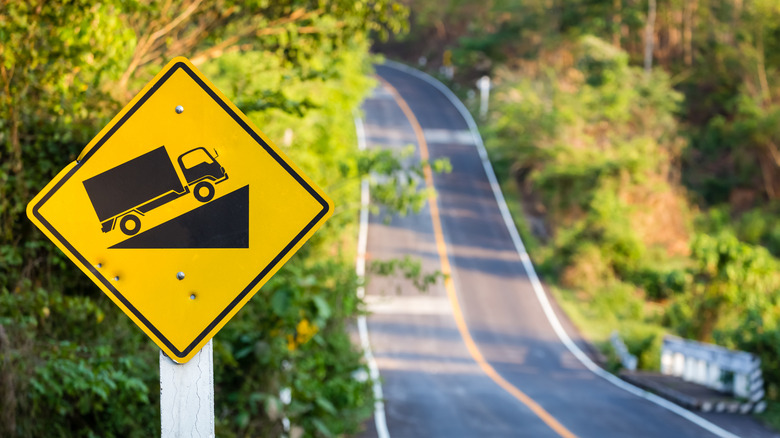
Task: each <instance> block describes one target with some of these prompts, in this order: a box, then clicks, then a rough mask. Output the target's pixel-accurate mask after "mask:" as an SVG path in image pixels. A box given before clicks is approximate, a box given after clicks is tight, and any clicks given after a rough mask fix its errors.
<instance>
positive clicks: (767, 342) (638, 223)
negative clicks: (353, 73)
mask: <svg viewBox="0 0 780 438" xmlns="http://www.w3.org/2000/svg"><path fill="white" fill-rule="evenodd" d="M411 16H412V18H413V21H412V24H411V31H410V33H409V34H408V35H407V36H405V37H403V38H398V39H395V40H392V41H390V42H389V43H385V44H380V45H379V47H380V49H381V50H383V51H385V52H386V53H389V54H392V55H395V56H398V57H401V58H404V59H406V60H407V61H408V62H410V63H414V64H424V65H425V67H424V68H426V69H428V70H429V71H431V72H433V73H438V72H439V71H440V70H439V69H440V67H441V66H452V67H454V70H455V76H454V78H453V79H452V81H451V83H452V85H453V87H454V88H456V89H459V90H460V92H461V94H462V95H463V97H464V98H465V99H466V100H467V102H470V103H471V104H472V105H473V106H474V108H475V109H476V105H477V102H476V99H474V96H473V94H472V95H469V94H468V93H467V91H468V90H470V89H473V88H474V81H476V80H477V79H478V78H479V77H480V76H482V75H485V74H488V75H490V76H491V78H492V80H493V84H494V87H495V88H494V89H493V91H492V94H491V107H490V111H489V114H488V116H487V118H486V119H485V120H482V123H481V129H482V133H483V135H484V137H485V140H486V144H487V147H488V150H489V152H490V156H491V159H492V160H493V162H494V165H495V168H496V170H497V172H498V174H499V178H500V179H501V180H502V185H503V187H504V189H505V193H507V194H512V195H513V199H512V200H511V201H510V204H512V207H513V210H514V213H515V219H516V221H517V222H518V225H519V228H520V230H521V232H522V234H523V236H524V239H525V240H526V241H527V243H528V246H529V247H530V249H531V250H530V253H531V257H532V258H533V259H534V261H535V263H536V264H537V266H538V267H539V269H540V271H541V273H542V275H543V277H544V279H545V280H546V281H547V282H548V284H550V285H551V286H552V290H553V292H554V294H555V295H556V296H557V297H558V299H559V300H560V301H561V302H562V305H563V307H564V308H565V309H566V310H567V312H568V313H569V315H570V316H571V318H572V319H573V320H574V321H575V323H576V324H577V325H578V326H579V327H580V328H581V329H582V330H583V331H584V332H585V334H586V335H587V336H588V337H589V338H590V339H591V340H592V341H594V342H595V343H596V344H598V345H600V346H602V347H603V348H605V350H608V337H609V334H610V333H611V332H612V331H613V330H618V332H619V333H620V334H621V336H622V337H623V338H624V339H625V341H626V343H627V344H628V347H629V349H630V350H631V351H632V352H633V353H634V354H636V355H637V356H638V357H639V365H640V367H641V368H645V369H656V368H658V366H659V362H660V357H659V353H660V343H661V339H662V336H663V334H664V333H672V334H677V335H680V336H684V337H686V338H690V339H697V340H701V341H707V342H715V343H717V344H720V345H724V346H727V347H730V348H736V349H741V350H746V351H749V352H752V353H755V354H757V355H759V356H760V357H761V360H762V363H763V372H764V378H765V380H766V389H767V397H768V399H769V400H774V401H778V400H780V326H778V323H780V271H779V270H778V268H780V259H778V257H780V222H778V220H777V217H778V213H780V149H778V144H779V143H780V130H778V126H779V124H778V122H780V83H778V81H777V78H778V73H779V70H778V69H780V56H779V55H778V53H780V51H778V50H777V49H778V48H779V47H780V32H779V31H780V6H778V3H777V2H775V1H772V0H745V1H725V2H723V1H711V0H697V1H693V0H672V1H664V2H661V1H655V0H647V1H645V0H642V1H630V0H614V1H613V0H610V1H596V2H594V1H565V2H564V1H552V2H549V1H537V0H527V1H522V2H487V3H486V2H474V1H466V0H463V1H461V0H453V1H449V2H444V4H441V2H414V3H413V4H412V5H411ZM418 42H419V44H418ZM770 410H771V409H770Z"/></svg>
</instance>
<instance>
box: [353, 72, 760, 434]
mask: <svg viewBox="0 0 780 438" xmlns="http://www.w3.org/2000/svg"><path fill="white" fill-rule="evenodd" d="M376 70H377V74H378V75H379V77H380V79H381V80H382V85H381V86H380V87H378V88H377V89H376V90H375V91H374V93H373V95H372V96H371V97H370V98H369V99H367V100H366V101H365V103H364V105H363V110H364V117H365V119H364V127H365V128H364V129H365V137H366V140H367V145H368V147H369V148H375V147H384V148H392V149H401V148H403V147H405V146H406V145H409V144H412V145H415V148H416V149H415V150H416V153H415V155H414V157H412V158H410V160H420V159H421V157H425V156H426V154H430V158H431V159H436V158H443V157H446V158H448V159H449V160H450V162H451V164H452V172H451V173H448V174H437V175H433V177H432V183H433V184H434V186H435V189H436V193H437V198H436V201H437V202H436V203H435V204H434V205H433V206H432V205H430V204H428V205H426V207H425V208H424V209H423V211H422V212H421V213H420V214H417V215H410V216H406V217H398V216H393V217H391V218H390V220H389V221H388V220H387V218H386V217H385V215H384V214H380V215H371V217H370V219H369V228H368V247H367V259H368V261H369V262H370V260H372V259H374V260H378V259H388V258H398V257H403V256H404V255H412V256H414V257H417V258H419V259H421V260H422V264H423V268H424V270H425V271H428V272H430V271H436V270H440V271H447V270H450V271H451V275H450V277H449V278H450V280H447V281H439V283H438V284H436V285H435V286H433V287H432V288H430V289H429V291H428V292H427V293H421V292H419V291H418V290H417V289H416V288H414V287H413V286H412V285H411V284H410V283H409V282H408V281H406V280H402V279H387V278H374V279H372V280H371V282H370V283H369V284H368V285H367V287H366V300H367V302H368V304H369V310H371V312H372V314H371V316H370V317H368V333H369V336H370V339H371V345H372V348H373V352H374V356H375V357H376V361H377V363H378V366H379V372H380V374H381V376H382V387H383V391H384V401H385V406H384V409H385V412H386V417H387V426H388V429H389V432H390V435H391V436H393V437H401V438H413V437H426V438H428V437H510V436H511V437H518V436H528V437H559V436H563V437H569V436H580V437H663V438H671V437H708V436H715V435H713V434H712V433H710V432H708V431H706V430H705V429H703V428H702V427H700V426H698V425H696V424H694V423H692V422H690V421H688V420H686V419H684V418H682V417H681V416H679V415H676V414H674V413H672V412H670V411H668V410H666V409H664V408H661V407H660V406H658V405H656V404H653V403H651V402H649V401H647V400H645V399H643V398H641V397H638V396H636V395H633V394H631V393H629V392H627V391H625V390H623V389H620V388H618V387H616V386H615V385H613V384H611V383H610V382H608V381H606V380H605V379H603V378H601V377H598V376H596V375H595V374H593V373H592V372H591V371H589V370H588V369H587V368H585V366H583V364H582V363H581V362H580V361H579V360H578V359H577V358H575V356H574V355H573V354H572V353H571V352H570V351H569V350H567V348H566V347H565V346H564V345H563V344H562V343H561V341H560V340H559V338H558V336H557V335H556V334H555V332H554V331H553V329H552V326H551V324H550V322H549V321H548V319H547V318H546V317H545V315H544V313H543V311H542V307H541V305H540V303H539V300H538V299H537V298H536V296H535V295H534V292H533V289H532V286H531V283H530V281H529V277H528V275H527V273H526V271H525V269H524V268H523V264H522V261H521V259H520V256H519V255H518V253H517V251H516V249H515V247H514V246H513V243H512V239H511V236H510V234H509V232H508V230H507V228H506V226H505V223H504V220H503V218H502V216H501V213H500V211H499V208H498V204H497V202H496V200H495V198H494V195H493V192H492V189H491V186H490V183H489V182H488V179H487V176H486V172H485V169H484V168H483V166H482V162H481V159H480V156H479V152H478V149H477V147H476V145H475V143H474V139H473V137H472V136H471V134H470V133H469V127H468V125H467V123H466V121H465V120H464V118H463V116H462V115H461V114H460V113H459V112H458V110H457V108H456V107H455V106H454V105H453V104H452V102H451V101H449V100H448V99H447V97H446V96H445V95H444V94H442V92H440V91H439V90H437V89H436V88H434V87H433V86H431V84H430V83H428V82H426V81H423V80H421V79H420V78H419V77H417V76H415V75H412V74H409V73H407V72H405V71H403V70H400V69H398V68H396V67H390V66H388V65H379V66H377V67H376ZM410 113H413V114H410ZM421 137H422V138H421ZM430 182H431V181H430V180H429V183H430ZM432 207H433V208H432ZM568 331H569V333H572V332H573V331H571V330H568ZM719 423H720V424H721V426H723V427H725V428H727V429H731V431H732V432H735V433H736V434H743V433H744V432H745V430H741V429H740V427H741V426H739V424H738V425H737V426H734V425H729V424H726V425H724V424H723V422H722V421H721V422H719ZM738 423H739V422H738ZM740 424H741V423H740ZM366 427H367V430H366V432H365V433H364V436H367V437H370V436H378V434H379V436H382V434H381V433H379V432H378V431H377V428H376V426H375V424H374V422H370V423H367V426H366ZM750 435H752V433H751V434H750Z"/></svg>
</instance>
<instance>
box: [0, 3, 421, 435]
mask: <svg viewBox="0 0 780 438" xmlns="http://www.w3.org/2000/svg"><path fill="white" fill-rule="evenodd" d="M405 19H406V10H405V9H404V8H403V7H401V6H399V5H397V4H395V3H393V2H391V1H384V0H380V1H370V2H367V1H358V2H354V1H330V2H316V1H315V2H307V1H282V2H278V1H276V2H263V1H260V2H257V1H222V0H205V1H200V0H195V1H182V2H169V1H143V0H142V1H130V2H127V1H108V2H102V3H94V2H89V1H75V2H68V4H67V5H65V4H60V2H32V1H15V0H12V1H8V0H0V144H2V147H1V148H0V436H7V437H16V436H18V437H32V436H102V437H110V436H123V437H126V436H138V437H149V436H155V435H158V434H159V424H160V423H159V421H160V420H159V396H158V394H159V383H158V375H159V373H158V354H159V351H158V349H157V348H156V347H155V346H154V344H153V343H152V342H151V341H149V340H148V339H147V338H146V336H145V335H144V334H143V333H142V331H141V330H139V329H138V328H137V327H135V326H134V325H133V324H132V322H131V321H130V319H129V318H127V317H126V316H125V315H124V314H122V313H121V311H120V310H119V309H118V308H116V306H114V305H113V304H112V303H111V301H110V300H109V299H107V298H106V297H104V296H103V294H102V293H101V292H100V291H99V290H98V288H97V287H95V286H94V285H92V284H91V283H90V282H89V281H88V280H87V278H86V277H85V276H83V275H82V274H81V273H80V272H79V271H78V269H76V268H75V267H74V266H73V265H72V263H71V262H70V261H69V260H68V259H67V258H66V257H65V256H64V255H63V254H61V253H60V251H59V250H57V249H56V248H55V247H54V246H53V245H52V244H50V243H49V242H48V240H47V239H46V238H45V237H44V236H43V235H42V234H41V233H40V232H39V231H38V230H37V229H35V228H34V227H33V225H32V224H31V223H30V222H29V221H28V220H27V218H26V217H25V215H24V212H25V206H26V204H27V202H28V201H29V200H30V198H31V197H32V196H33V195H34V194H35V193H37V192H38V191H39V190H40V189H41V188H42V187H43V185H44V184H45V183H46V182H48V181H49V180H50V179H51V178H52V177H53V176H54V175H55V174H56V173H57V172H58V171H59V170H60V169H62V168H63V167H64V166H65V165H67V164H68V163H70V162H72V161H73V160H75V159H76V157H77V155H78V154H79V152H80V151H81V149H82V148H83V147H84V146H85V145H86V144H87V143H88V142H89V140H90V139H91V138H92V136H94V135H95V134H96V133H97V132H98V131H99V130H100V129H101V128H102V127H103V126H104V125H105V124H106V123H107V122H108V120H110V118H111V117H112V116H113V115H114V114H116V113H117V112H118V111H119V109H120V108H121V107H122V106H123V105H124V104H125V103H127V102H128V101H129V99H130V98H132V96H133V95H134V94H135V93H136V92H137V91H138V90H139V89H140V88H141V87H142V86H143V85H144V84H145V83H146V82H147V81H148V80H150V79H151V78H152V76H153V75H154V74H155V73H156V72H157V71H159V69H160V68H161V67H162V66H163V65H164V64H165V63H167V61H168V60H170V59H171V58H173V57H174V56H178V55H184V56H187V57H188V58H190V59H191V60H192V61H193V63H195V64H196V65H198V67H199V68H200V69H201V70H202V71H203V72H204V74H205V75H206V76H207V77H209V78H210V79H211V80H212V81H213V82H215V84H216V85H217V86H218V87H219V88H220V89H221V90H222V91H223V92H224V93H225V94H226V95H227V96H228V97H229V98H230V99H232V100H233V101H234V102H235V103H236V104H237V105H238V106H239V107H240V108H241V109H242V110H243V111H244V112H245V113H246V114H247V115H248V116H249V118H250V119H252V120H253V121H254V123H255V124H256V125H257V126H258V127H259V128H260V129H261V130H263V131H264V132H265V133H266V134H267V135H268V136H269V137H270V138H271V139H273V140H274V141H275V142H276V143H277V144H279V145H280V147H282V148H283V150H284V151H285V152H286V153H287V154H288V155H290V157H291V158H292V160H293V161H294V162H295V163H296V164H298V165H299V166H300V167H301V168H303V170H304V172H306V173H307V174H308V175H309V176H310V177H311V178H312V179H313V180H314V181H316V182H317V183H318V184H319V185H321V186H322V187H323V188H324V190H325V191H326V192H327V193H328V194H329V195H330V196H331V197H332V198H333V200H334V202H335V205H336V208H335V212H334V216H333V218H332V219H331V220H330V221H328V222H327V223H326V224H325V225H324V226H323V228H322V229H321V230H320V231H319V232H318V233H317V234H316V235H315V236H314V237H313V238H312V239H311V241H310V242H309V243H308V244H307V245H305V246H304V247H303V248H302V249H301V250H300V251H299V253H298V254H297V255H295V256H294V257H293V258H292V260H291V261H290V262H289V263H288V264H287V265H285V266H284V267H283V268H282V269H281V270H280V271H279V273H278V274H276V276H274V277H273V278H272V280H271V281H269V282H268V284H267V285H266V286H265V287H264V288H263V290H262V291H261V292H260V293H258V295H257V296H256V297H255V298H254V299H253V300H251V301H250V302H249V303H248V304H247V305H246V307H244V309H242V310H241V311H240V312H239V313H238V314H237V316H236V317H235V318H233V320H232V321H231V322H230V323H229V324H228V325H227V326H226V327H225V328H224V329H223V330H222V331H221V332H220V333H219V334H218V335H217V336H216V338H215V341H214V355H215V383H216V417H217V418H216V421H217V435H218V436H220V437H232V436H236V437H237V436H275V437H276V436H281V435H282V434H289V436H302V435H303V434H305V435H307V436H323V437H327V436H342V435H344V434H350V433H354V432H356V431H358V430H359V428H360V427H361V423H362V421H363V420H364V419H365V418H367V417H368V416H370V414H371V409H372V406H373V400H372V395H371V390H370V385H371V382H370V381H368V379H367V378H366V377H365V376H367V373H366V370H365V369H364V365H363V364H362V363H361V355H360V352H359V351H358V350H357V348H356V347H355V346H354V345H353V343H352V341H351V339H350V336H349V332H348V324H349V323H350V321H352V320H353V318H354V317H355V315H357V313H358V312H360V311H361V303H360V302H359V301H358V300H357V299H356V298H355V289H356V287H357V278H356V276H355V274H354V255H355V249H354V248H355V241H354V240H355V238H354V235H355V234H356V227H355V222H356V218H357V210H358V208H359V182H360V178H361V177H362V176H364V175H368V174H369V173H370V172H375V173H380V174H386V175H388V177H387V178H384V179H383V180H384V181H390V183H389V184H392V183H393V182H398V181H401V180H403V178H401V177H399V172H400V171H401V167H400V162H399V160H398V159H397V157H393V156H391V155H388V154H381V153H358V152H357V144H356V138H355V128H354V124H353V115H354V114H355V111H356V110H357V108H358V106H359V104H360V102H361V100H362V99H363V97H364V96H365V95H366V93H367V92H368V91H369V90H370V88H371V87H372V86H373V85H374V81H373V80H372V79H371V77H370V75H371V61H372V60H373V59H374V58H373V57H372V56H371V55H370V54H369V45H370V38H373V37H377V38H380V37H382V36H383V35H387V34H388V33H389V32H396V31H399V30H402V29H403V28H404V26H405ZM393 176H395V179H393V178H392V177H393ZM377 192H378V193H380V192H381V193H382V197H383V198H382V199H381V201H385V202H387V203H389V204H392V205H394V206H396V207H398V208H401V209H404V208H407V207H409V206H413V205H416V204H419V203H420V202H421V200H422V199H424V196H425V194H424V193H417V192H416V190H415V188H414V187H409V186H403V185H400V184H396V185H395V186H392V187H388V186H385V187H384V189H383V190H381V191H379V190H378V191H377ZM399 199H400V200H401V201H399ZM285 390H286V391H290V394H291V397H290V401H289V402H285V401H284V399H285V398H286V397H280V392H281V391H285ZM285 418H286V419H287V420H289V425H290V428H289V430H287V431H285V426H284V422H283V419H285Z"/></svg>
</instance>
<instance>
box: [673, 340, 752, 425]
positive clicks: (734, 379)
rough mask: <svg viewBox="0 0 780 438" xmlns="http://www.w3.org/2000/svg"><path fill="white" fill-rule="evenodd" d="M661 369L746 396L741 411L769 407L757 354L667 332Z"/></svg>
mask: <svg viewBox="0 0 780 438" xmlns="http://www.w3.org/2000/svg"><path fill="white" fill-rule="evenodd" d="M661 373H662V374H666V375H672V376H676V377H681V378H682V379H683V380H685V381H688V382H693V383H697V384H700V385H703V386H706V387H708V388H712V389H714V390H716V391H720V392H724V393H729V394H733V395H734V397H736V398H740V399H744V400H746V401H745V402H743V403H741V404H740V406H739V411H740V412H742V413H747V412H750V411H753V412H763V411H764V409H766V402H765V401H763V399H764V379H763V376H762V374H761V359H759V358H758V356H756V355H755V354H751V353H747V352H744V351H735V350H729V349H728V348H724V347H721V346H718V345H713V344H706V343H703V342H696V341H691V340H687V339H682V338H678V337H676V336H668V335H667V336H665V337H664V340H663V347H662V349H661ZM718 410H720V409H718Z"/></svg>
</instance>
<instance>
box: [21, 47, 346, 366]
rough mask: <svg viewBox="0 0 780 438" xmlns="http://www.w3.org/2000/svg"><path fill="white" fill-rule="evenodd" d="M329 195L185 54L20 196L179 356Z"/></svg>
mask: <svg viewBox="0 0 780 438" xmlns="http://www.w3.org/2000/svg"><path fill="white" fill-rule="evenodd" d="M332 211H333V208H332V203H331V201H330V200H329V199H328V197H327V196H326V195H325V194H324V193H323V192H322V190H321V189H320V188H319V187H317V186H316V185H315V184H314V183H313V182H312V181H311V180H309V178H308V177H306V175H304V174H303V173H302V172H301V171H300V170H299V169H298V168H297V167H296V166H295V165H294V164H293V163H292V162H291V161H290V160H289V158H287V157H286V156H285V155H284V154H283V153H282V152H281V151H280V150H279V149H278V148H277V147H276V146H275V145H274V144H273V143H271V141H270V140H268V139H267V138H266V137H265V135H263V134H262V132H260V131H259V130H258V129H257V128H255V127H254V126H253V125H252V123H251V122H250V121H249V120H248V119H247V117H246V116H245V115H244V114H243V113H242V112H241V111H240V110H239V109H238V108H236V107H235V105H233V104H232V103H231V102H230V101H228V99H227V98H225V96H223V95H222V93H220V92H219V91H218V90H217V89H216V88H215V87H214V86H213V84H211V83H210V82H209V81H208V80H207V79H206V78H205V77H203V75H202V74H201V73H200V72H199V71H198V70H197V69H196V68H195V67H194V66H193V65H192V64H190V62H189V61H188V60H187V59H185V58H176V59H174V60H173V61H171V62H170V63H169V64H168V65H167V66H166V67H165V68H164V69H163V70H162V71H161V72H160V73H159V74H158V75H157V76H156V77H155V78H154V79H153V80H152V81H151V82H150V83H149V84H147V86H146V87H145V88H144V89H143V90H142V91H141V92H140V93H139V94H138V95H137V96H136V97H135V98H134V99H133V100H132V101H131V102H130V103H129V104H128V105H127V106H126V107H125V108H124V109H123V110H122V111H121V112H120V113H119V114H118V115H117V116H116V117H115V118H114V119H113V120H112V121H111V123H109V124H108V125H107V126H106V127H105V128H103V130H102V131H101V132H100V133H99V134H98V135H97V136H96V137H95V138H94V139H93V140H92V141H91V142H90V143H89V145H87V147H86V148H85V149H84V151H83V152H82V153H81V156H80V157H79V158H78V160H77V161H76V162H74V163H71V164H70V165H68V166H67V167H66V168H65V169H64V170H62V171H61V172H60V173H59V175H57V176H56V177H55V178H54V180H52V181H51V182H50V183H49V184H48V185H47V186H46V187H44V189H43V190H42V191H41V192H40V193H39V194H38V195H37V196H36V197H35V198H34V199H33V200H32V201H31V202H30V203H29V205H28V206H27V215H28V216H29V217H30V219H31V220H32V221H33V222H34V223H35V224H36V225H37V226H38V227H39V228H40V229H41V230H42V231H43V232H44V233H45V234H46V235H47V236H48V237H49V238H50V239H51V240H52V241H53V242H54V243H55V244H56V245H57V246H58V247H59V248H60V249H61V250H62V251H63V252H65V254H67V256H68V257H69V258H70V259H71V260H73V262H74V263H76V265H77V266H78V267H79V268H80V269H81V270H82V271H84V273H86V274H87V275H88V276H89V277H90V279H92V281H94V282H95V283H96V284H97V285H98V286H99V287H100V288H101V289H102V290H103V292H105V293H106V294H107V295H108V296H109V297H110V298H111V299H112V300H113V301H114V302H115V303H116V304H117V305H118V306H119V307H120V308H121V309H122V310H123V311H124V312H125V313H126V314H127V315H128V316H130V318H132V319H133V321H135V323H136V324H138V326H140V327H141V328H142V329H143V330H144V331H145V332H146V333H147V334H148V335H149V336H150V337H151V338H152V339H153V340H154V341H155V343H157V345H159V347H160V348H161V349H162V350H163V351H165V353H166V354H168V355H169V356H170V357H171V358H172V359H174V360H176V361H177V362H186V361H188V360H189V359H190V358H191V357H192V356H194V355H195V353H197V352H198V350H200V348H201V347H202V346H203V345H204V344H205V343H206V342H208V340H209V339H211V338H212V337H213V336H214V334H215V333H216V332H217V331H218V330H219V329H220V328H222V326H223V325H224V324H225V323H226V322H227V321H228V320H229V319H230V318H231V317H232V316H233V315H234V314H235V313H236V312H237V311H238V310H239V309H240V308H241V307H242V306H243V305H244V304H245V303H246V302H247V301H248V300H249V299H250V298H251V297H252V295H254V294H255V293H256V292H257V291H258V290H259V289H260V287H261V286H262V285H263V284H264V283H265V282H266V281H267V280H268V278H270V277H271V276H272V275H273V274H274V273H275V272H276V271H277V270H278V269H279V267H281V266H282V265H283V264H284V263H285V262H286V261H287V260H288V259H289V258H290V257H291V256H292V255H293V254H294V253H295V251H297V250H298V249H299V248H300V247H301V246H302V245H303V243H304V242H306V240H308V239H309V237H311V235H312V234H313V233H314V232H315V231H316V230H317V229H318V228H319V227H320V225H322V223H323V222H324V221H325V220H327V219H328V217H330V215H331V214H332Z"/></svg>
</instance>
